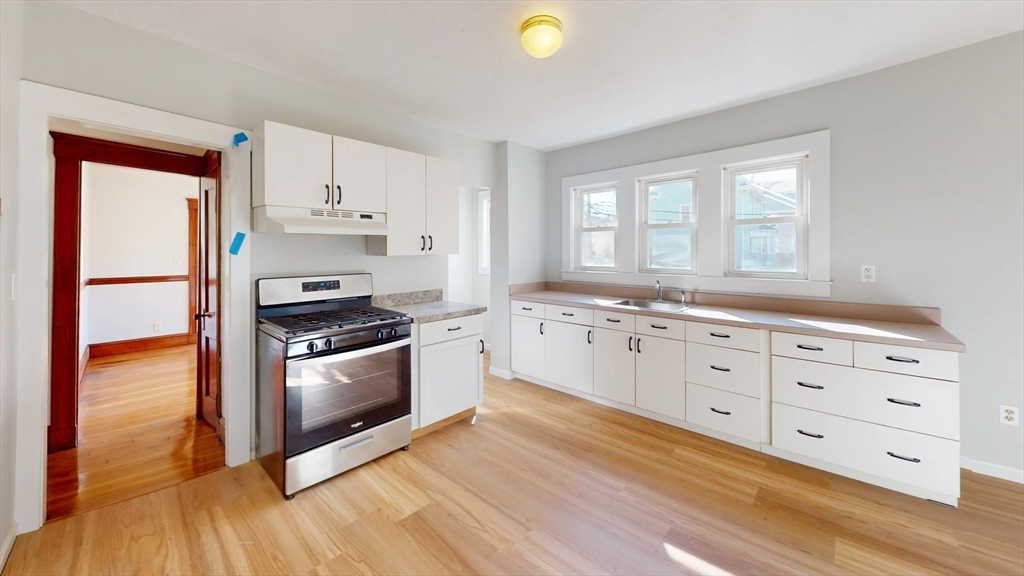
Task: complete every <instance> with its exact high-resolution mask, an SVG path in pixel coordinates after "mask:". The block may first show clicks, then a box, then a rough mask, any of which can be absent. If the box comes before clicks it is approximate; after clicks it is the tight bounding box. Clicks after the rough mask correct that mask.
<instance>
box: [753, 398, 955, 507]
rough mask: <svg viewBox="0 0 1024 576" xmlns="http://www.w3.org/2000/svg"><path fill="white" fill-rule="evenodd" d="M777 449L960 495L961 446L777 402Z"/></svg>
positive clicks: (774, 438)
mask: <svg viewBox="0 0 1024 576" xmlns="http://www.w3.org/2000/svg"><path fill="white" fill-rule="evenodd" d="M772 445H773V446H775V447H776V448H780V449H782V450H788V451H790V452H795V453H797V454H802V455H804V456H809V457H811V458H816V459H818V460H823V461H825V462H831V463H833V464H838V465H840V466H846V467H847V468H852V469H854V470H859V471H862V472H867V473H868V474H874V475H876V476H881V477H883V478H888V479H890V480H895V481H897V482H902V483H904V484H911V485H914V486H919V487H921V488H924V489H927V490H933V491H935V492H939V493H942V494H949V495H953V496H959V495H960V443H959V442H956V441H954V440H946V439H944V438H936V437H934V436H927V435H925V434H916V433H914V432H907V431H906V430H897V429H895V428H889V427H887V426H880V425H878V424H869V423H867V422H860V421H858V420H851V419H849V418H842V417H840V416H833V415H831V414H823V413H821V412H815V411H812V410H805V409H803V408H795V407H793V406H787V405H785V404H778V403H773V404H772Z"/></svg>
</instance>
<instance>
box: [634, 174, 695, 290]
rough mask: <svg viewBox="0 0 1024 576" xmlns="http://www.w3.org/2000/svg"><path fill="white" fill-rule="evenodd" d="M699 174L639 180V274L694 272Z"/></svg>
mask: <svg viewBox="0 0 1024 576" xmlns="http://www.w3.org/2000/svg"><path fill="white" fill-rule="evenodd" d="M695 177H696V174H686V175H676V176H670V177H661V178H651V179H645V180H640V181H639V186H638V187H639V191H640V202H639V208H640V247H641V248H640V258H641V261H640V271H641V272H647V273H652V274H666V273H681V274H690V273H693V272H694V268H695V266H694V262H695V260H696V258H695V257H694V254H695V252H694V248H695V245H696V242H695V240H696V239H697V238H696V235H695V234H694V226H695V223H696V211H695V201H696V199H697V195H696V190H695V182H694V181H695Z"/></svg>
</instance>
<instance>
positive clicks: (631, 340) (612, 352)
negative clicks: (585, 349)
mask: <svg viewBox="0 0 1024 576" xmlns="http://www.w3.org/2000/svg"><path fill="white" fill-rule="evenodd" d="M635 342H636V337H635V336H633V333H632V332H620V331H618V330H607V329H605V328H595V329H594V394H596V395H597V396H600V397H602V398H608V399H609V400H615V401H616V402H622V403H623V404H629V405H630V406H633V405H634V403H635V402H636V380H635V374H636V372H635V367H636V362H635V355H634V352H633V350H634V344H635Z"/></svg>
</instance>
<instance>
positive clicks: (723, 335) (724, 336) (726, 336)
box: [708, 332, 732, 338]
mask: <svg viewBox="0 0 1024 576" xmlns="http://www.w3.org/2000/svg"><path fill="white" fill-rule="evenodd" d="M708 334H711V335H712V336H714V337H715V338H732V336H730V335H728V334H722V333H721V332H708Z"/></svg>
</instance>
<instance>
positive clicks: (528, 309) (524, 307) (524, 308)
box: [522, 306, 533, 311]
mask: <svg viewBox="0 0 1024 576" xmlns="http://www.w3.org/2000/svg"><path fill="white" fill-rule="evenodd" d="M522 308H523V310H527V311H530V310H533V308H527V307H526V306H523V307H522Z"/></svg>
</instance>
